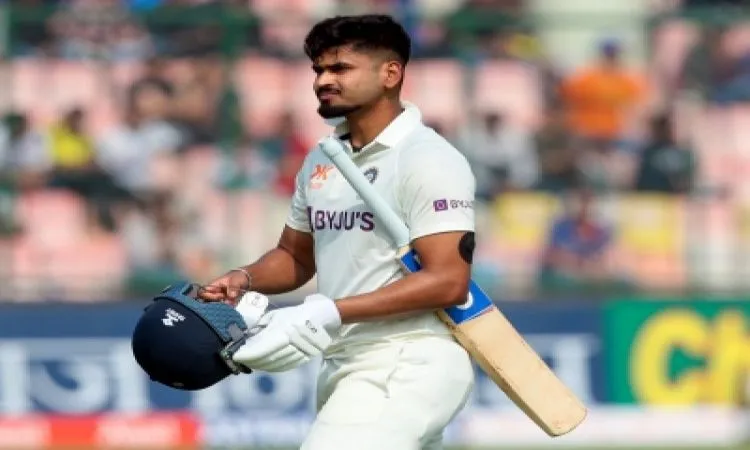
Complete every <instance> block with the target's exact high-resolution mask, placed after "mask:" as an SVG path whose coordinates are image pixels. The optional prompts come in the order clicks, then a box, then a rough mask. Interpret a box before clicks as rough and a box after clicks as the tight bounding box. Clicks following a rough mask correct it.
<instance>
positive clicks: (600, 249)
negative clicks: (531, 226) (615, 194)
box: [538, 187, 625, 293]
mask: <svg viewBox="0 0 750 450" xmlns="http://www.w3.org/2000/svg"><path fill="white" fill-rule="evenodd" d="M594 201H595V198H594V196H593V192H592V191H591V190H590V189H589V188H588V187H580V188H577V189H575V190H573V191H571V192H570V194H569V195H568V197H567V198H564V202H563V203H564V211H563V214H562V215H561V216H559V217H557V218H556V219H555V220H554V221H553V223H552V225H551V227H550V231H549V234H548V237H547V242H546V244H545V248H544V249H543V252H542V255H541V265H540V268H539V272H538V285H539V287H540V288H542V289H543V290H549V291H553V292H556V293H564V292H566V291H568V290H570V291H572V292H576V291H577V292H582V289H583V290H589V292H590V290H593V289H606V288H623V287H625V284H624V282H623V281H622V280H621V279H620V277H619V275H618V274H617V273H616V272H615V268H614V267H613V264H612V261H611V252H612V250H613V230H612V228H611V227H610V226H609V225H607V224H605V223H604V222H603V221H602V220H600V219H599V218H597V217H596V215H595V213H594V211H593V209H594Z"/></svg>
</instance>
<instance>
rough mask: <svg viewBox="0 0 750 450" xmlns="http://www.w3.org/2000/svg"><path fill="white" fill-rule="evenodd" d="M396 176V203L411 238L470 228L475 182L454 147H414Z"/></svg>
mask: <svg viewBox="0 0 750 450" xmlns="http://www.w3.org/2000/svg"><path fill="white" fill-rule="evenodd" d="M405 152H411V150H405ZM399 177H400V185H399V191H398V196H399V203H400V204H401V208H402V213H403V216H404V218H405V221H406V225H407V227H408V228H409V231H410V239H411V240H414V239H417V238H419V237H422V236H426V235H430V234H436V233H444V232H449V231H474V228H475V225H474V195H475V187H476V182H475V179H474V174H473V173H472V171H471V167H470V166H469V163H468V161H467V160H466V158H465V157H464V156H463V155H462V154H460V153H459V152H458V151H457V150H454V149H452V148H450V147H448V148H436V149H434V151H430V150H427V149H415V150H414V152H413V153H412V154H411V155H409V156H407V157H405V158H404V159H403V160H402V164H401V165H400V167H399Z"/></svg>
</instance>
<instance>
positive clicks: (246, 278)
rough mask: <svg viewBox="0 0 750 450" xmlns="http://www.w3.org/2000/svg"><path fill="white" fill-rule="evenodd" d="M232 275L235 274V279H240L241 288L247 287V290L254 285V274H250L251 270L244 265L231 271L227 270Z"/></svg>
mask: <svg viewBox="0 0 750 450" xmlns="http://www.w3.org/2000/svg"><path fill="white" fill-rule="evenodd" d="M227 273H228V274H230V275H231V276H233V278H234V279H239V280H240V286H239V287H240V288H241V289H245V290H247V291H249V290H250V288H251V287H252V285H253V276H252V275H250V272H248V270H247V269H245V268H244V267H237V268H235V269H231V270H230V271H229V272H227Z"/></svg>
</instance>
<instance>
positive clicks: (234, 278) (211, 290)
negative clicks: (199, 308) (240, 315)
mask: <svg viewBox="0 0 750 450" xmlns="http://www.w3.org/2000/svg"><path fill="white" fill-rule="evenodd" d="M249 288H250V286H249V283H248V276H247V275H246V274H244V273H242V272H241V271H239V270H232V271H229V272H227V273H225V274H224V275H222V276H220V277H219V278H216V279H215V280H213V281H211V282H209V283H208V284H207V285H205V286H203V287H201V288H200V289H198V294H197V296H198V298H199V299H200V300H203V301H207V302H222V303H226V304H228V305H232V306H236V305H237V302H238V301H239V300H240V297H242V294H244V293H245V292H247V290H248V289H249Z"/></svg>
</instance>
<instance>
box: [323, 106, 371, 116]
mask: <svg viewBox="0 0 750 450" xmlns="http://www.w3.org/2000/svg"><path fill="white" fill-rule="evenodd" d="M359 108H361V106H360V105H324V104H321V105H320V106H318V114H320V116H321V117H322V118H324V119H333V118H336V117H344V116H348V115H349V114H351V113H353V112H354V111H356V110H358V109H359Z"/></svg>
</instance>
